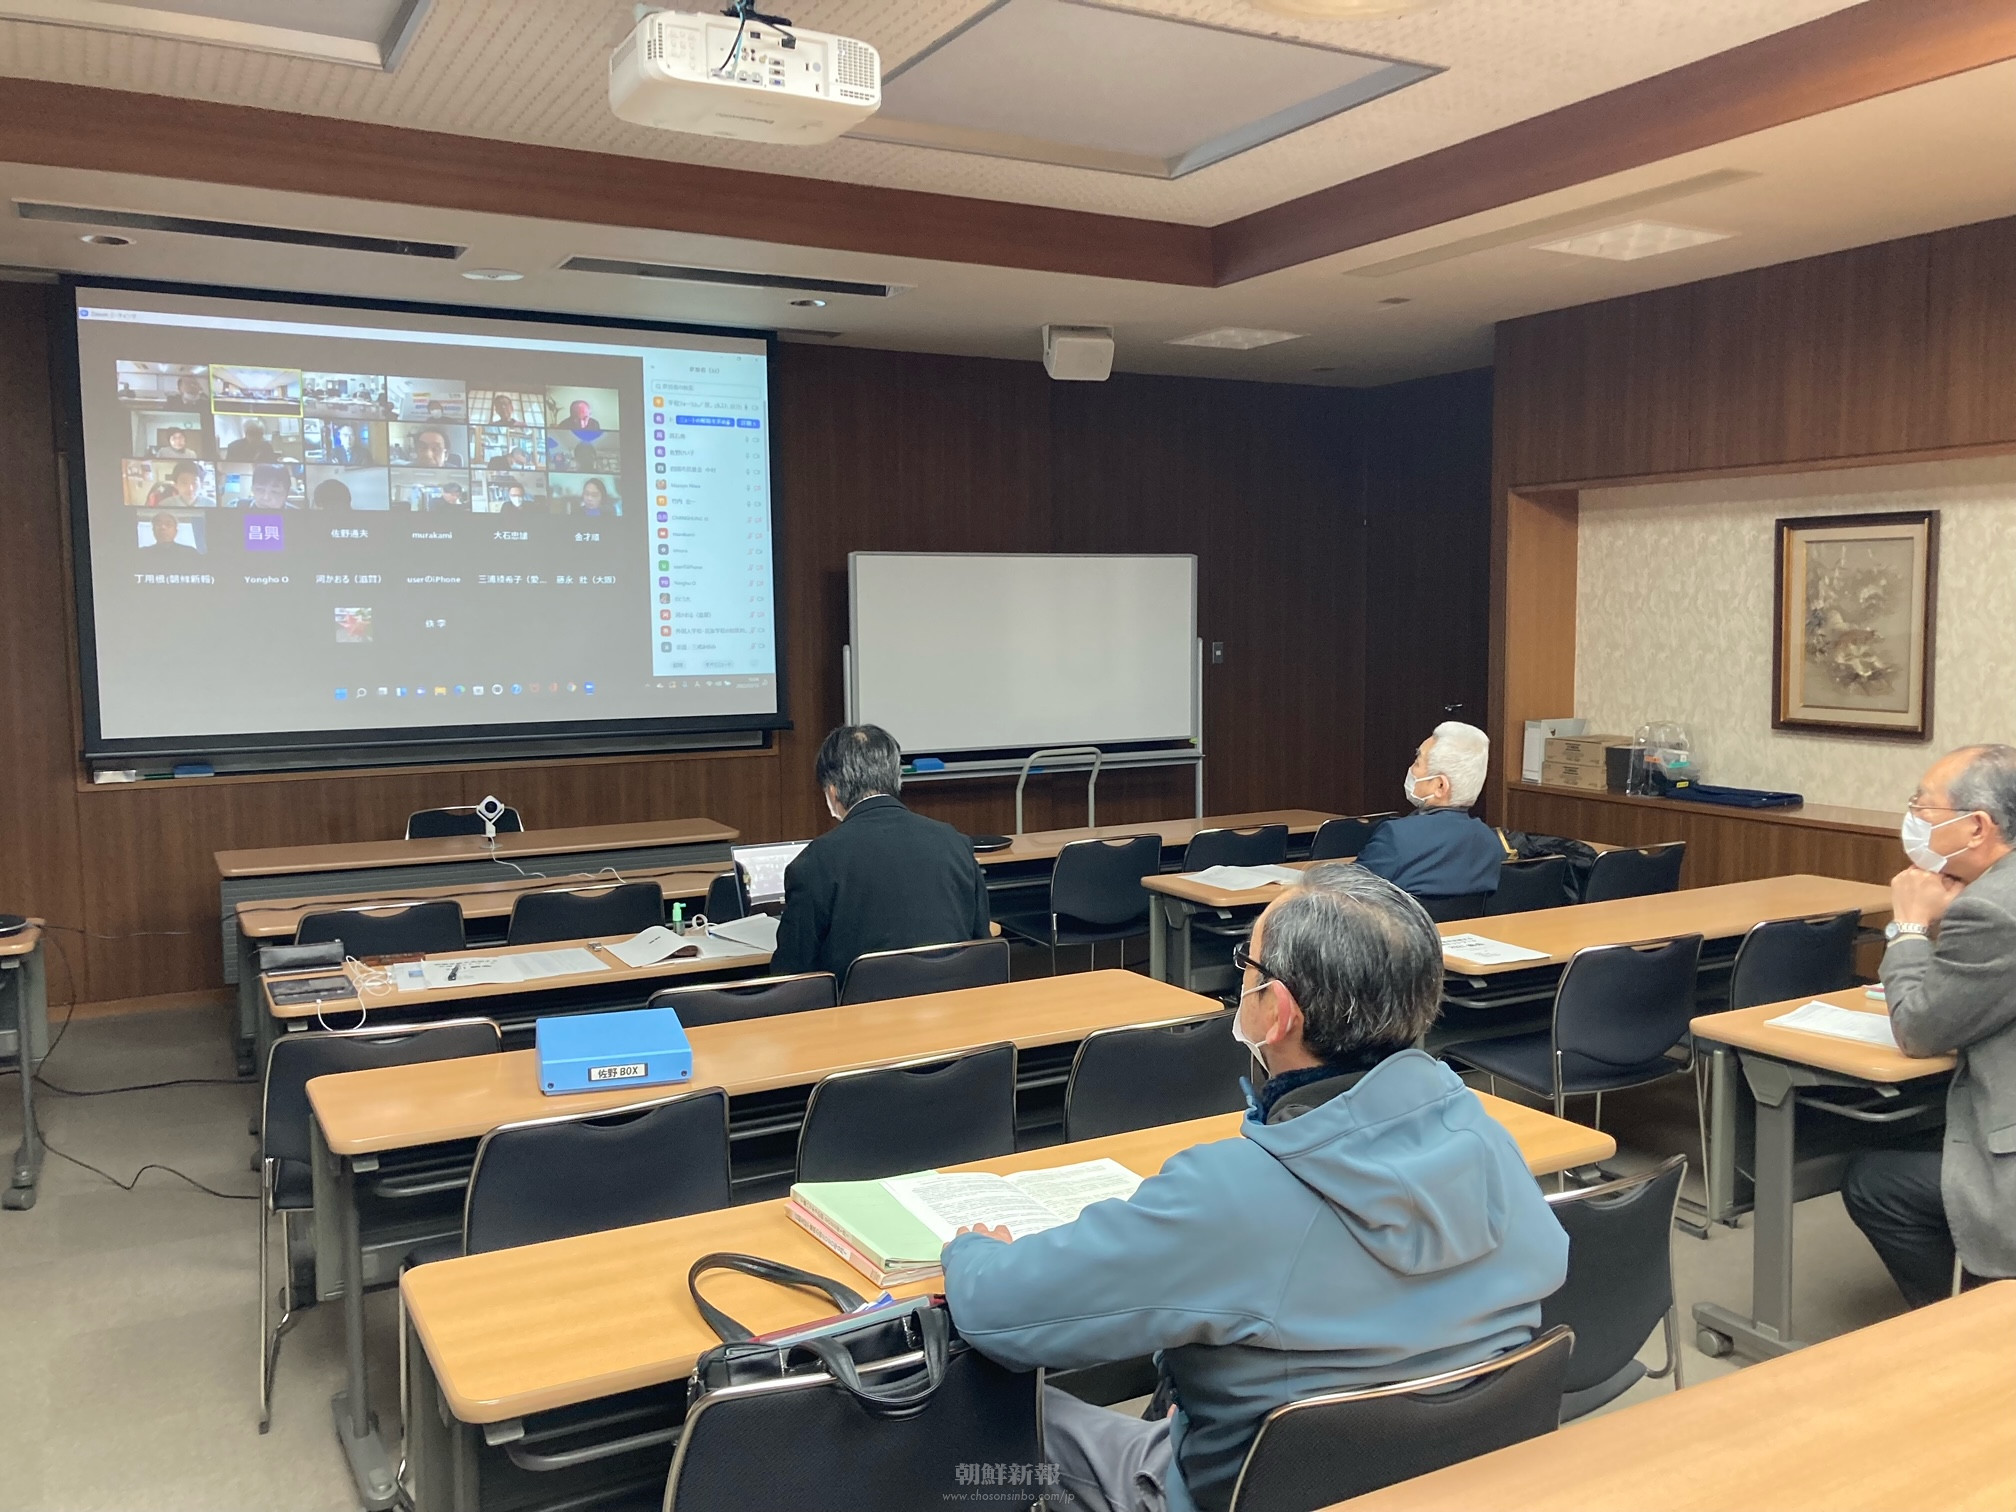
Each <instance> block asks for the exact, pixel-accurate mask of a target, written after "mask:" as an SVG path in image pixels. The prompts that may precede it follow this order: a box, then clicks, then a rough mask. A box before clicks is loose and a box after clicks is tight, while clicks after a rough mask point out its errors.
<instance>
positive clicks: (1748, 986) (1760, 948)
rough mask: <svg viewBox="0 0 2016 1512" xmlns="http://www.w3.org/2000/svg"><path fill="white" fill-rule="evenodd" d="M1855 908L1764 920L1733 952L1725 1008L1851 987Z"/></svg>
mask: <svg viewBox="0 0 2016 1512" xmlns="http://www.w3.org/2000/svg"><path fill="white" fill-rule="evenodd" d="M1861 929H1862V915H1861V913H1860V912H1859V911H1857V910H1855V909H1850V910H1849V911H1848V912H1846V913H1839V914H1831V915H1828V916H1827V917H1825V918H1818V919H1767V920H1765V921H1764V922H1763V923H1762V924H1756V925H1752V926H1751V929H1750V933H1748V934H1747V935H1745V936H1744V937H1743V943H1742V944H1741V945H1739V946H1737V947H1736V964H1735V966H1734V967H1733V968H1732V969H1731V970H1730V973H1729V1006H1730V1007H1731V1008H1755V1007H1756V1006H1757V1005H1758V1004H1760V1003H1782V1002H1784V1001H1785V999H1787V998H1795V997H1814V996H1817V995H1818V994H1820V993H1823V992H1839V991H1840V990H1841V989H1842V988H1843V987H1852V986H1853V985H1854V984H1855V936H1856V935H1857V934H1858V933H1860V932H1861Z"/></svg>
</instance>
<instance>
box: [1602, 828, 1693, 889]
mask: <svg viewBox="0 0 2016 1512" xmlns="http://www.w3.org/2000/svg"><path fill="white" fill-rule="evenodd" d="M1686 859H1687V842H1686V841H1685V840H1673V841H1669V842H1668V843H1667V844H1665V845H1647V846H1643V847H1641V848H1639V849H1637V850H1607V851H1599V852H1598V853H1597V856H1596V860H1595V861H1594V862H1593V863H1592V864H1591V866H1590V868H1589V876H1588V879H1587V880H1586V881H1584V882H1583V884H1582V901H1583V902H1584V903H1609V902H1612V901H1613V900H1615V899H1617V898H1649V897H1651V896H1652V895H1653V894H1654V893H1669V892H1673V891H1675V890H1677V889H1678V888H1679V886H1680V867H1681V864H1682V863H1683V862H1685V861H1686Z"/></svg>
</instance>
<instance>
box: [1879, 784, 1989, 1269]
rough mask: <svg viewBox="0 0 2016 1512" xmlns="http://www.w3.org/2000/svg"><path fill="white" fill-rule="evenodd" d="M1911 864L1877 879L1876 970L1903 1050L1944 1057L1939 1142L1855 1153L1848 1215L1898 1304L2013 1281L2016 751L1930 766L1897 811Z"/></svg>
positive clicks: (1905, 851)
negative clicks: (1882, 910) (1960, 1287)
mask: <svg viewBox="0 0 2016 1512" xmlns="http://www.w3.org/2000/svg"><path fill="white" fill-rule="evenodd" d="M1903 839H1904V853H1905V854H1906V855H1907V856H1909V857H1910V858H1911V864H1910V865H1909V866H1908V867H1906V868H1905V869H1904V870H1903V871H1901V872H1899V873H1898V874H1897V875H1896V876H1895V877H1894V878H1892V879H1891V882H1890V903H1891V910H1890V911H1891V922H1890V926H1889V928H1888V929H1886V930H1884V936H1885V938H1887V939H1888V941H1889V942H1890V943H1889V947H1888V948H1887V949H1886V950H1885V951H1884V952H1883V964H1882V967H1881V973H1882V977H1883V987H1884V992H1885V995H1886V996H1887V997H1888V999H1889V1003H1890V1028H1891V1030H1892V1032H1893V1033H1895V1035H1896V1036H1897V1044H1898V1047H1899V1048H1900V1049H1902V1050H1903V1052H1904V1053H1905V1054H1906V1055H1913V1056H1931V1055H1957V1056H1958V1057H1959V1060H1960V1067H1959V1070H1957V1071H1956V1072H1955V1073H1954V1075H1953V1083H1952V1086H1951V1087H1950V1088H1949V1089H1948V1091H1947V1093H1946V1128H1945V1131H1944V1134H1943V1136H1942V1137H1936V1138H1935V1139H1933V1140H1930V1141H1927V1142H1924V1143H1920V1144H1917V1145H1916V1146H1915V1147H1907V1148H1902V1149H1876V1150H1862V1151H1858V1152H1857V1153H1856V1154H1855V1155H1854V1156H1853V1157H1852V1158H1851V1159H1850V1160H1849V1162H1848V1168H1847V1169H1846V1170H1845V1171H1844V1172H1843V1173H1842V1176H1841V1200H1842V1201H1843V1202H1844V1203H1845V1204H1846V1205H1847V1208H1848V1216H1849V1217H1850V1218H1852V1219H1854V1220H1855V1226H1856V1227H1857V1228H1859V1229H1861V1230H1862V1232H1863V1233H1864V1234H1865V1235H1867V1236H1868V1239H1869V1242H1870V1243H1871V1244H1872V1245H1874V1246H1875V1248H1876V1253H1877V1254H1878V1255H1880V1256H1881V1257H1882V1259H1883V1264H1884V1266H1885V1267H1886V1268H1887V1269H1888V1270H1889V1272H1890V1275H1891V1277H1892V1278H1893V1279H1894V1280H1895V1281H1896V1282H1897V1289H1898V1290H1899V1291H1901V1292H1903V1294H1904V1300H1905V1301H1906V1302H1908V1303H1910V1304H1911V1306H1913V1307H1923V1306H1924V1305H1925V1304H1926V1303H1928V1302H1936V1301H1938V1300H1939V1299H1940V1298H1941V1297H1943V1296H1945V1295H1946V1294H1947V1292H1948V1291H1949V1290H1950V1288H1951V1286H1952V1280H1953V1264H1954V1257H1955V1254H1956V1252H1957V1254H1958V1257H1959V1262H1960V1265H1961V1266H1962V1268H1963V1269H1964V1270H1965V1271H1966V1273H1967V1274H1968V1275H1969V1276H1978V1277H1982V1278H1984V1279H1985V1278H1990V1277H1996V1278H1999V1277H2004V1276H2016V859H2011V858H2012V857H2016V746H2006V745H1981V746H1967V747H1964V748H1963V749H1961V750H1958V751H1954V752H1951V753H1950V754H1948V755H1946V756H1943V757H1941V758H1940V759H1939V760H1938V761H1936V762H1934V763H1933V765H1932V768H1931V770H1930V771H1928V772H1927V773H1926V774H1925V776H1924V778H1923V779H1922V780H1921V781H1920V782H1919V784H1918V791H1917V792H1915V793H1913V794H1912V795H1911V802H1910V805H1909V806H1908V807H1907V809H1906V810H1905V814H1904V832H1903Z"/></svg>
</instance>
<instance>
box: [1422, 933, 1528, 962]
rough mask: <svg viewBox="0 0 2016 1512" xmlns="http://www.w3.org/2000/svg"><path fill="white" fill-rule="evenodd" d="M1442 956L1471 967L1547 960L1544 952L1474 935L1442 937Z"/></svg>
mask: <svg viewBox="0 0 2016 1512" xmlns="http://www.w3.org/2000/svg"><path fill="white" fill-rule="evenodd" d="M1442 954H1444V955H1445V956H1449V957H1452V958H1453V959H1455V960H1458V961H1462V962H1464V963H1465V964H1467V965H1471V966H1508V965H1510V964H1511V963H1512V962H1514V961H1544V960H1546V959H1547V958H1548V957H1547V952H1546V951H1544V950H1528V949H1527V948H1526V947H1525V946H1523V945H1507V944H1506V943H1505V942H1504V941H1503V940H1487V939H1485V938H1484V936H1482V935H1474V934H1453V935H1444V936H1443V937H1442Z"/></svg>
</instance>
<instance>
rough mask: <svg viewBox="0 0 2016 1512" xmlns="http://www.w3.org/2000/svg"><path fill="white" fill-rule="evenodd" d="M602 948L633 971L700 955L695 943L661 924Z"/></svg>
mask: <svg viewBox="0 0 2016 1512" xmlns="http://www.w3.org/2000/svg"><path fill="white" fill-rule="evenodd" d="M602 948H603V949H604V950H606V951H608V952H609V954H611V955H612V956H614V957H616V959H617V960H619V961H621V962H622V963H623V964H624V965H625V966H628V967H631V968H632V969H633V970H634V969H635V968H637V967H640V966H656V965H657V964H658V963H659V962H660V961H669V960H671V959H672V958H673V957H674V956H697V955H698V954H700V947H699V945H698V944H697V943H696V942H694V941H692V940H689V939H687V938H686V937H685V936H684V935H681V934H675V933H673V931H671V930H669V929H667V928H666V927H665V926H664V925H663V924H653V925H652V926H651V927H650V928H649V929H644V930H639V931H638V932H637V933H636V934H634V935H632V936H631V937H630V938H629V939H627V940H611V941H610V942H609V943H608V944H606V945H604V946H603V947H602Z"/></svg>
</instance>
